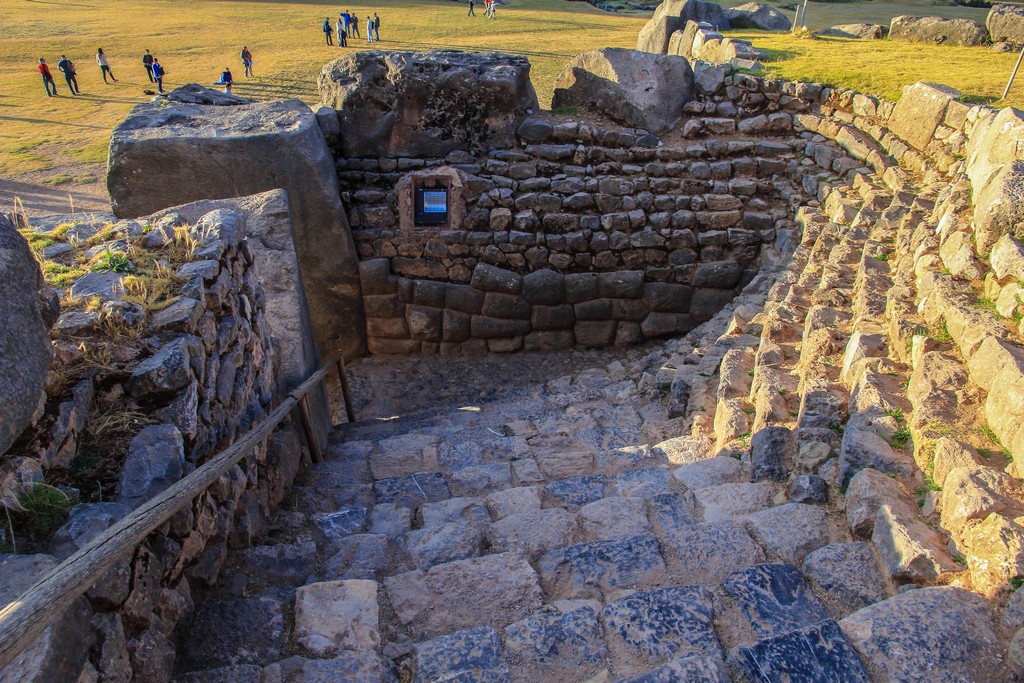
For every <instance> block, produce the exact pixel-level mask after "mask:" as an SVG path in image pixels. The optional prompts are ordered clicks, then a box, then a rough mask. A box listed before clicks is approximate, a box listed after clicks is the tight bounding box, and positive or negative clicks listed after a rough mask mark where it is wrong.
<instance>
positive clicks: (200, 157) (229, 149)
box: [107, 100, 365, 357]
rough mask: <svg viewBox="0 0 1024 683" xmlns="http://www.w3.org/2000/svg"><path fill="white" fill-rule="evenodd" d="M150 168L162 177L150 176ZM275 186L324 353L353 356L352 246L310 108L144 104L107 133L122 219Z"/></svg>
mask: <svg viewBox="0 0 1024 683" xmlns="http://www.w3.org/2000/svg"><path fill="white" fill-rule="evenodd" d="M197 150H202V153H201V154H199V153H197ZM154 173H156V174H158V175H159V176H160V177H161V178H162V179H163V181H162V182H161V183H152V182H151V179H152V176H153V174H154ZM278 188H281V189H284V190H285V191H286V192H287V193H288V208H289V210H290V212H291V218H292V227H293V229H294V235H295V240H294V242H295V248H296V252H297V253H298V257H299V261H300V262H301V263H302V271H301V275H302V280H303V285H304V288H305V291H306V293H307V294H308V296H309V311H310V317H311V319H312V322H313V327H314V330H315V335H316V339H317V343H318V345H319V347H320V351H321V352H323V353H324V354H327V353H330V352H331V351H333V350H334V349H336V348H339V347H340V348H342V349H343V350H344V351H345V353H346V355H347V356H349V357H351V356H353V355H357V354H358V353H359V352H361V351H362V350H363V349H364V348H365V342H364V339H365V329H364V327H365V326H364V323H363V312H362V311H363V309H362V302H361V300H360V287H359V274H358V268H357V256H356V251H355V244H354V243H353V242H352V237H351V234H350V233H349V229H348V220H347V218H346V216H345V212H344V209H343V208H342V205H341V200H340V194H339V189H338V178H337V174H336V173H335V170H334V159H333V157H332V155H331V152H330V150H329V149H328V147H327V143H326V142H325V141H324V136H323V133H322V132H321V131H320V126H319V125H318V124H317V122H316V117H315V116H314V115H313V112H312V111H310V109H309V107H308V106H306V105H305V104H303V103H302V102H299V101H298V100H284V101H277V102H267V103H260V104H246V105H238V106H230V107H221V106H206V105H200V104H181V103H174V104H172V105H170V106H167V105H166V104H152V103H150V104H140V105H137V106H136V107H135V108H134V109H132V111H131V113H130V114H129V115H128V117H127V118H126V119H125V120H124V121H123V122H121V124H120V125H119V126H118V127H117V128H116V129H115V130H114V133H113V136H112V137H111V144H110V157H109V163H108V168H107V189H108V191H109V192H110V197H111V203H112V205H113V208H114V213H115V214H116V215H117V216H118V217H121V218H134V217H137V216H143V215H146V214H150V213H154V212H156V211H159V210H161V209H165V208H167V207H171V206H176V205H179V204H186V203H188V202H194V201H197V200H201V199H223V198H230V197H240V196H245V195H250V194H256V193H260V192H266V191H269V190H275V189H278Z"/></svg>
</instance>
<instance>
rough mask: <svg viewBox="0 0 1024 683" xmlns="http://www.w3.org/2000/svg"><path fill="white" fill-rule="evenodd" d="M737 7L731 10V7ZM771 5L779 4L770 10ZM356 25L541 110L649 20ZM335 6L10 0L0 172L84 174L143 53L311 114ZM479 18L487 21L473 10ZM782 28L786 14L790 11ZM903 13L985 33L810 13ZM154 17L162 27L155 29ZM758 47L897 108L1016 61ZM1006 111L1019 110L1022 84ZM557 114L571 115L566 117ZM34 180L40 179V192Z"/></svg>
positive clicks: (131, 87) (457, 16)
mask: <svg viewBox="0 0 1024 683" xmlns="http://www.w3.org/2000/svg"><path fill="white" fill-rule="evenodd" d="M729 4H736V3H729ZM775 4H778V3H775ZM346 7H348V8H350V9H352V10H353V11H354V12H355V13H356V14H358V15H359V16H360V17H361V18H365V17H366V16H367V14H368V13H372V12H378V13H380V15H381V19H382V26H381V29H382V30H381V37H382V38H383V42H381V43H379V44H374V47H379V48H382V49H387V50H393V49H400V50H423V49H431V48H458V49H467V50H501V51H507V52H514V53H519V54H524V55H526V56H528V57H529V59H530V62H531V64H532V72H531V77H532V80H533V83H534V86H535V88H536V90H537V95H538V97H539V100H540V104H541V107H548V106H550V102H551V95H552V92H553V87H554V81H555V78H556V77H557V76H558V74H559V73H560V72H561V71H562V69H563V68H564V67H565V65H566V64H567V63H568V62H569V60H571V59H572V58H573V57H574V56H575V55H577V54H579V53H581V52H585V51H587V50H591V49H595V48H601V47H627V48H633V47H635V46H636V37H637V33H638V32H639V30H640V28H641V27H642V26H643V25H644V23H645V22H646V20H647V18H648V16H649V13H642V12H632V11H627V12H619V13H608V12H602V11H601V10H598V9H596V8H594V7H592V6H590V5H589V4H586V3H582V2H566V1H565V0H510V2H509V4H508V5H505V6H502V8H501V9H500V10H499V12H498V19H497V20H495V21H489V20H487V19H486V18H484V17H482V16H479V17H476V18H473V17H466V16H465V14H466V10H465V5H464V4H462V3H453V2H450V1H448V0H402V1H401V2H400V3H396V4H391V5H386V6H380V5H376V4H361V2H357V3H356V4H352V5H346ZM340 8H341V6H340V5H338V4H337V3H336V2H333V1H330V2H328V1H327V0H316V1H311V0H307V1H301V0H300V1H286V0H276V1H275V0H265V1H260V0H249V1H245V0H242V1H237V2H236V1H231V2H204V1H202V0H151V1H150V2H146V3H120V2H118V3H115V2H102V3H77V2H72V3H64V4H61V5H60V6H59V8H58V7H57V6H51V5H39V4H37V3H32V2H15V1H14V0H7V1H5V2H3V3H2V4H0V23H2V24H3V26H4V28H5V29H6V30H5V34H4V40H3V41H2V42H0V93H2V97H0V107H2V108H0V120H2V122H3V123H2V125H0V174H2V175H5V176H10V175H17V174H21V173H27V172H34V171H41V170H45V169H47V168H50V167H52V166H54V165H55V164H57V163H58V162H60V161H61V160H62V159H69V160H71V161H73V162H77V163H80V164H101V163H103V162H104V161H105V160H106V156H107V146H108V143H109V138H110V132H111V130H112V129H113V127H114V126H115V125H116V124H117V123H118V122H120V121H121V120H122V119H123V118H124V116H125V115H126V114H127V112H128V110H129V109H130V108H131V107H132V106H133V105H134V104H136V103H139V102H144V101H147V100H148V99H149V96H147V95H145V94H143V90H144V89H151V88H152V85H151V84H150V83H149V81H148V79H147V78H146V77H145V74H144V71H143V69H142V66H141V63H140V56H141V54H142V51H143V50H144V49H146V48H149V49H151V50H152V51H153V53H154V54H155V55H156V56H157V57H159V58H160V60H161V63H163V64H165V65H166V67H167V69H168V75H167V79H166V85H168V86H170V87H172V88H173V87H176V86H178V85H181V84H183V83H189V82H197V83H201V84H209V83H211V82H212V81H213V80H216V78H217V77H218V76H219V74H220V72H221V70H222V69H223V68H224V66H230V67H232V69H233V71H235V72H236V74H237V75H238V76H239V77H240V78H239V81H238V83H237V85H236V88H235V92H236V93H237V94H239V95H242V96H245V97H251V98H254V99H257V100H270V99H281V98H298V99H301V100H303V101H305V102H308V103H310V104H315V103H316V102H317V101H318V99H319V97H318V94H317V90H316V76H317V73H318V72H319V70H320V67H321V66H322V65H323V64H325V63H326V62H328V61H330V60H331V59H334V58H336V57H338V56H340V55H342V54H347V53H349V52H351V51H353V50H362V49H367V48H368V47H369V45H368V44H367V43H366V42H365V40H360V39H353V41H352V43H351V45H352V47H351V48H348V49H341V48H337V47H333V48H332V47H328V46H326V45H324V44H323V36H322V33H321V32H320V29H319V24H320V22H321V21H323V18H324V17H325V16H331V17H336V16H337V14H338V11H339V9H340ZM481 14H482V12H481ZM786 14H787V15H788V16H790V17H792V16H793V12H792V11H788V10H787V11H786ZM898 14H938V15H942V16H946V17H970V18H973V19H978V20H981V21H984V18H985V14H986V11H985V10H982V9H972V8H964V7H946V6H933V5H931V4H928V3H927V2H926V0H906V2H903V3H899V4H895V3H877V2H871V3H861V2H851V3H812V4H811V5H810V8H809V11H808V22H807V23H808V26H809V27H810V28H811V29H819V28H824V27H826V26H831V25H833V24H837V23H850V22H855V21H856V22H861V21H873V22H880V23H886V24H887V23H888V22H889V20H890V19H891V18H892V17H893V16H895V15H898ZM155 17H159V20H158V21H156V20H154V18H155ZM730 35H731V36H734V37H740V38H746V39H749V40H752V41H753V42H754V44H755V45H756V46H758V47H761V48H764V49H767V50H768V52H769V54H770V56H771V61H770V62H768V63H767V64H766V70H765V73H766V74H767V75H769V76H774V77H779V78H786V79H799V80H806V81H818V82H823V83H829V84H834V85H844V86H848V87H852V88H856V89H858V90H861V91H864V92H870V93H875V94H878V95H881V96H883V97H887V98H890V99H895V98H897V97H898V96H899V94H900V91H901V88H902V86H904V85H906V84H909V83H914V82H917V81H938V82H942V83H947V84H949V85H952V86H954V87H956V88H958V89H960V90H961V91H963V92H964V93H965V94H966V95H967V96H969V97H970V98H971V99H973V100H976V101H993V100H994V99H995V98H996V97H998V96H999V94H1000V93H1001V92H1002V89H1003V87H1004V85H1005V83H1006V79H1007V77H1008V76H1009V73H1010V71H1011V70H1012V68H1013V63H1014V60H1015V57H1016V55H1014V54H1005V53H996V52H993V51H992V50H989V49H985V48H958V47H948V46H935V45H918V44H909V43H894V42H889V41H856V40H845V39H839V38H834V39H833V38H829V39H801V38H798V37H794V36H791V35H789V34H786V33H782V34H766V33H760V32H751V31H734V32H730ZM243 43H244V44H246V45H248V47H249V48H250V49H251V50H252V51H253V53H254V57H255V74H256V75H255V77H254V78H253V79H245V78H241V68H240V63H239V60H238V56H237V55H238V52H239V50H240V49H241V46H242V44H243ZM99 46H102V47H103V48H104V50H105V52H106V53H107V54H108V56H109V57H110V60H111V66H112V68H113V71H114V73H115V75H116V76H117V77H118V79H119V80H120V82H119V83H118V84H116V85H115V84H111V85H105V84H104V83H103V81H102V79H101V78H100V74H99V71H98V68H97V67H96V65H95V62H94V61H93V55H94V54H95V52H96V48H97V47H99ZM61 52H63V53H66V54H67V55H68V56H69V57H70V58H71V59H72V60H73V61H75V63H76V65H77V67H78V80H79V84H80V86H81V90H82V95H81V96H79V97H76V98H71V97H69V96H68V94H67V88H66V87H65V85H64V83H63V79H62V78H60V77H59V75H58V78H57V86H58V89H59V92H60V93H61V96H60V97H53V98H48V97H45V96H44V94H43V89H42V87H41V84H40V82H39V77H38V73H37V72H36V69H35V63H36V60H37V59H38V58H39V57H41V56H42V57H46V58H47V60H48V61H49V62H50V63H51V64H55V63H56V61H57V59H58V58H59V55H60V53H61ZM1007 103H1008V104H1013V105H1018V106H1019V105H1024V82H1022V83H1021V84H1020V85H1018V86H1017V87H1016V89H1015V90H1014V91H1013V93H1011V97H1010V99H1009V101H1008V102H1007ZM561 113H565V114H572V113H574V112H572V111H569V110H564V111H562V112H561ZM36 182H38V181H36Z"/></svg>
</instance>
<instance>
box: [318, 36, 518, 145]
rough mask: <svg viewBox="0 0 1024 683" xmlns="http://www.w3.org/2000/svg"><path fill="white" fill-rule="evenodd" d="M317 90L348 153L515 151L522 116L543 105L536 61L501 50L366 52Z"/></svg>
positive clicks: (329, 68)
mask: <svg viewBox="0 0 1024 683" xmlns="http://www.w3.org/2000/svg"><path fill="white" fill-rule="evenodd" d="M317 86H318V88H319V90H320V102H321V103H322V104H323V105H324V106H327V107H332V108H334V109H336V110H338V117H339V120H340V122H341V130H342V147H343V149H344V152H345V155H346V156H385V155H403V156H404V155H409V156H428V157H429V156H444V155H445V154H447V153H448V152H451V151H452V150H455V149H466V148H470V149H488V148H490V147H509V146H511V145H512V144H513V142H514V140H515V137H514V133H515V125H516V121H517V119H518V118H519V117H521V116H524V115H525V114H527V113H529V112H530V111H531V110H536V109H537V108H538V106H537V94H536V93H535V92H534V90H533V85H532V84H531V83H530V63H529V61H528V60H527V59H526V58H525V57H518V56H514V55H507V54H501V53H497V52H491V53H467V52H461V51H457V50H436V51H431V52H380V51H375V50H371V51H361V52H357V53H354V54H351V55H347V56H345V57H342V58H340V59H336V60H334V61H333V62H330V63H329V64H326V65H325V66H324V67H323V69H322V70H321V71H320V76H319V77H318V79H317Z"/></svg>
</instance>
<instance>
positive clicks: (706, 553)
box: [662, 521, 765, 582]
mask: <svg viewBox="0 0 1024 683" xmlns="http://www.w3.org/2000/svg"><path fill="white" fill-rule="evenodd" d="M662 537H663V538H664V539H665V542H666V544H667V545H668V546H669V547H671V548H672V550H673V551H674V554H675V556H676V560H675V562H674V564H676V565H678V566H679V567H680V569H681V570H682V571H683V572H685V574H684V575H686V576H691V575H693V576H699V577H701V578H702V579H703V580H706V581H709V582H713V581H720V580H722V579H723V578H725V577H726V576H728V575H729V574H730V573H731V572H733V571H735V569H736V567H743V566H746V565H751V564H756V563H758V562H764V559H765V557H764V551H763V550H761V547H760V546H759V545H757V543H755V542H754V539H752V538H751V537H750V534H749V533H747V530H746V529H744V528H743V527H741V526H739V525H738V524H736V523H735V522H730V521H725V522H705V523H703V524H691V525H686V526H682V527H678V528H675V529H665V530H664V531H663V536H662ZM694 580H695V579H694Z"/></svg>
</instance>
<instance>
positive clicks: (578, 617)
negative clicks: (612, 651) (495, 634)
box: [505, 607, 608, 664]
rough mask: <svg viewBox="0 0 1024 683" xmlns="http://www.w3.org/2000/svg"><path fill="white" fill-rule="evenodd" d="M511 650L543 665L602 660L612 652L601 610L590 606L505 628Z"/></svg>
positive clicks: (531, 617)
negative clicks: (605, 632) (603, 626)
mask: <svg viewBox="0 0 1024 683" xmlns="http://www.w3.org/2000/svg"><path fill="white" fill-rule="evenodd" d="M505 643H506V644H507V645H508V649H509V651H510V652H512V653H515V654H517V655H519V656H520V657H522V658H524V659H528V660H529V661H531V662H535V663H540V664H563V663H564V664H572V663H580V662H599V661H601V660H603V659H604V658H605V657H606V656H607V655H608V648H607V646H606V645H605V642H604V638H603V637H602V635H601V625H600V624H599V623H598V621H597V613H596V612H595V611H594V610H593V609H591V608H590V607H583V608H581V609H577V610H573V611H571V612H554V613H550V614H535V615H532V616H529V617H527V618H525V619H522V620H521V621H517V622H516V623H514V624H511V625H510V626H507V627H506V628H505Z"/></svg>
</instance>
